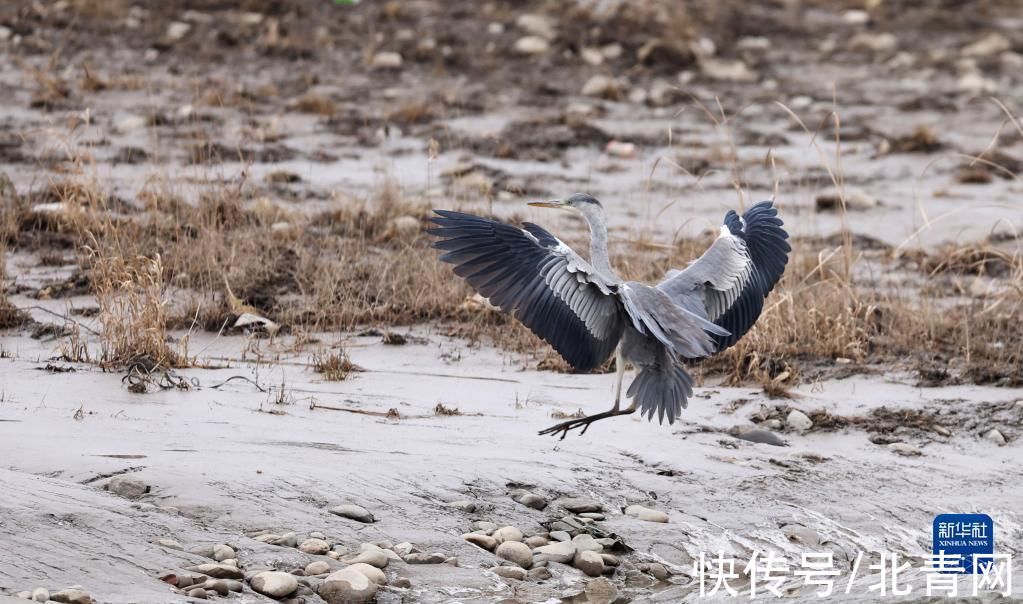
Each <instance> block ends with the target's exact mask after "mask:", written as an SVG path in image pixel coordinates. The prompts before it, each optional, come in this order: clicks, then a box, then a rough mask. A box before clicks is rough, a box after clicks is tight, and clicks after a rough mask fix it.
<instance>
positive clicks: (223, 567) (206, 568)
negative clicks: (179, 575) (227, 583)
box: [185, 564, 245, 579]
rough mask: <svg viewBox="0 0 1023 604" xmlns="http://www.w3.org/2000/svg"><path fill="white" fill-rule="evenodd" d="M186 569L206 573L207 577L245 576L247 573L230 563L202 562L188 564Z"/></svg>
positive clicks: (238, 577)
mask: <svg viewBox="0 0 1023 604" xmlns="http://www.w3.org/2000/svg"><path fill="white" fill-rule="evenodd" d="M185 570H187V571H189V572H193V573H199V574H201V575H206V576H207V577H213V578H214V579H244V578H245V573H243V572H242V571H240V570H238V567H237V566H231V565H230V564H200V565H198V566H188V567H186V568H185Z"/></svg>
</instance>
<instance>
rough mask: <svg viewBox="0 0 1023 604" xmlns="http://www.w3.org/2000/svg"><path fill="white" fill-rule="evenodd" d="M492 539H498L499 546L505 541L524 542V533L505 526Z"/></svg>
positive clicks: (495, 532)
mask: <svg viewBox="0 0 1023 604" xmlns="http://www.w3.org/2000/svg"><path fill="white" fill-rule="evenodd" d="M491 537H493V538H494V539H496V540H497V542H498V543H499V544H500V543H504V542H505V541H522V531H520V530H519V529H517V528H515V527H514V526H503V527H501V528H499V529H497V530H496V531H494V532H493V534H492V535H491Z"/></svg>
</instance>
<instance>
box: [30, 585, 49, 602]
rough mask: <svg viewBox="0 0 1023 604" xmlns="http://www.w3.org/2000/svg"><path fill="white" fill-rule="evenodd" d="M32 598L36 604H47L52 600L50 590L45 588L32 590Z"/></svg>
mask: <svg viewBox="0 0 1023 604" xmlns="http://www.w3.org/2000/svg"><path fill="white" fill-rule="evenodd" d="M30 598H31V599H33V600H35V601H36V602H45V601H47V600H49V599H50V590H48V589H46V588H45V587H37V588H35V589H33V590H32V593H31V594H30Z"/></svg>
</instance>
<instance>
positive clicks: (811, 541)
mask: <svg viewBox="0 0 1023 604" xmlns="http://www.w3.org/2000/svg"><path fill="white" fill-rule="evenodd" d="M781 532H782V533H783V534H784V535H785V537H787V538H788V540H789V541H792V542H793V543H802V544H803V545H809V546H811V547H812V546H816V545H819V544H820V542H821V538H820V536H818V535H817V533H816V532H814V531H812V530H810V529H808V528H806V527H805V526H802V525H800V524H786V525H785V526H783V527H781Z"/></svg>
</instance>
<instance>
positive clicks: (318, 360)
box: [310, 350, 362, 382]
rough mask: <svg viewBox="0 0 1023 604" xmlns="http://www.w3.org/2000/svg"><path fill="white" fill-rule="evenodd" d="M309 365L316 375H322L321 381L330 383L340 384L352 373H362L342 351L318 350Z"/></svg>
mask: <svg viewBox="0 0 1023 604" xmlns="http://www.w3.org/2000/svg"><path fill="white" fill-rule="evenodd" d="M310 364H311V365H312V367H313V370H314V371H316V373H319V374H322V375H323V379H325V380H327V381H330V382H342V381H344V380H347V379H348V377H349V376H350V375H351V374H352V373H354V372H358V371H362V368H361V367H359V366H358V365H356V364H355V363H353V362H352V360H351V359H350V358H348V353H347V352H345V351H344V350H339V351H336V352H328V351H326V350H320V351H318V352H316V353H315V354H314V355H313V358H312V359H311V361H310Z"/></svg>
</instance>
